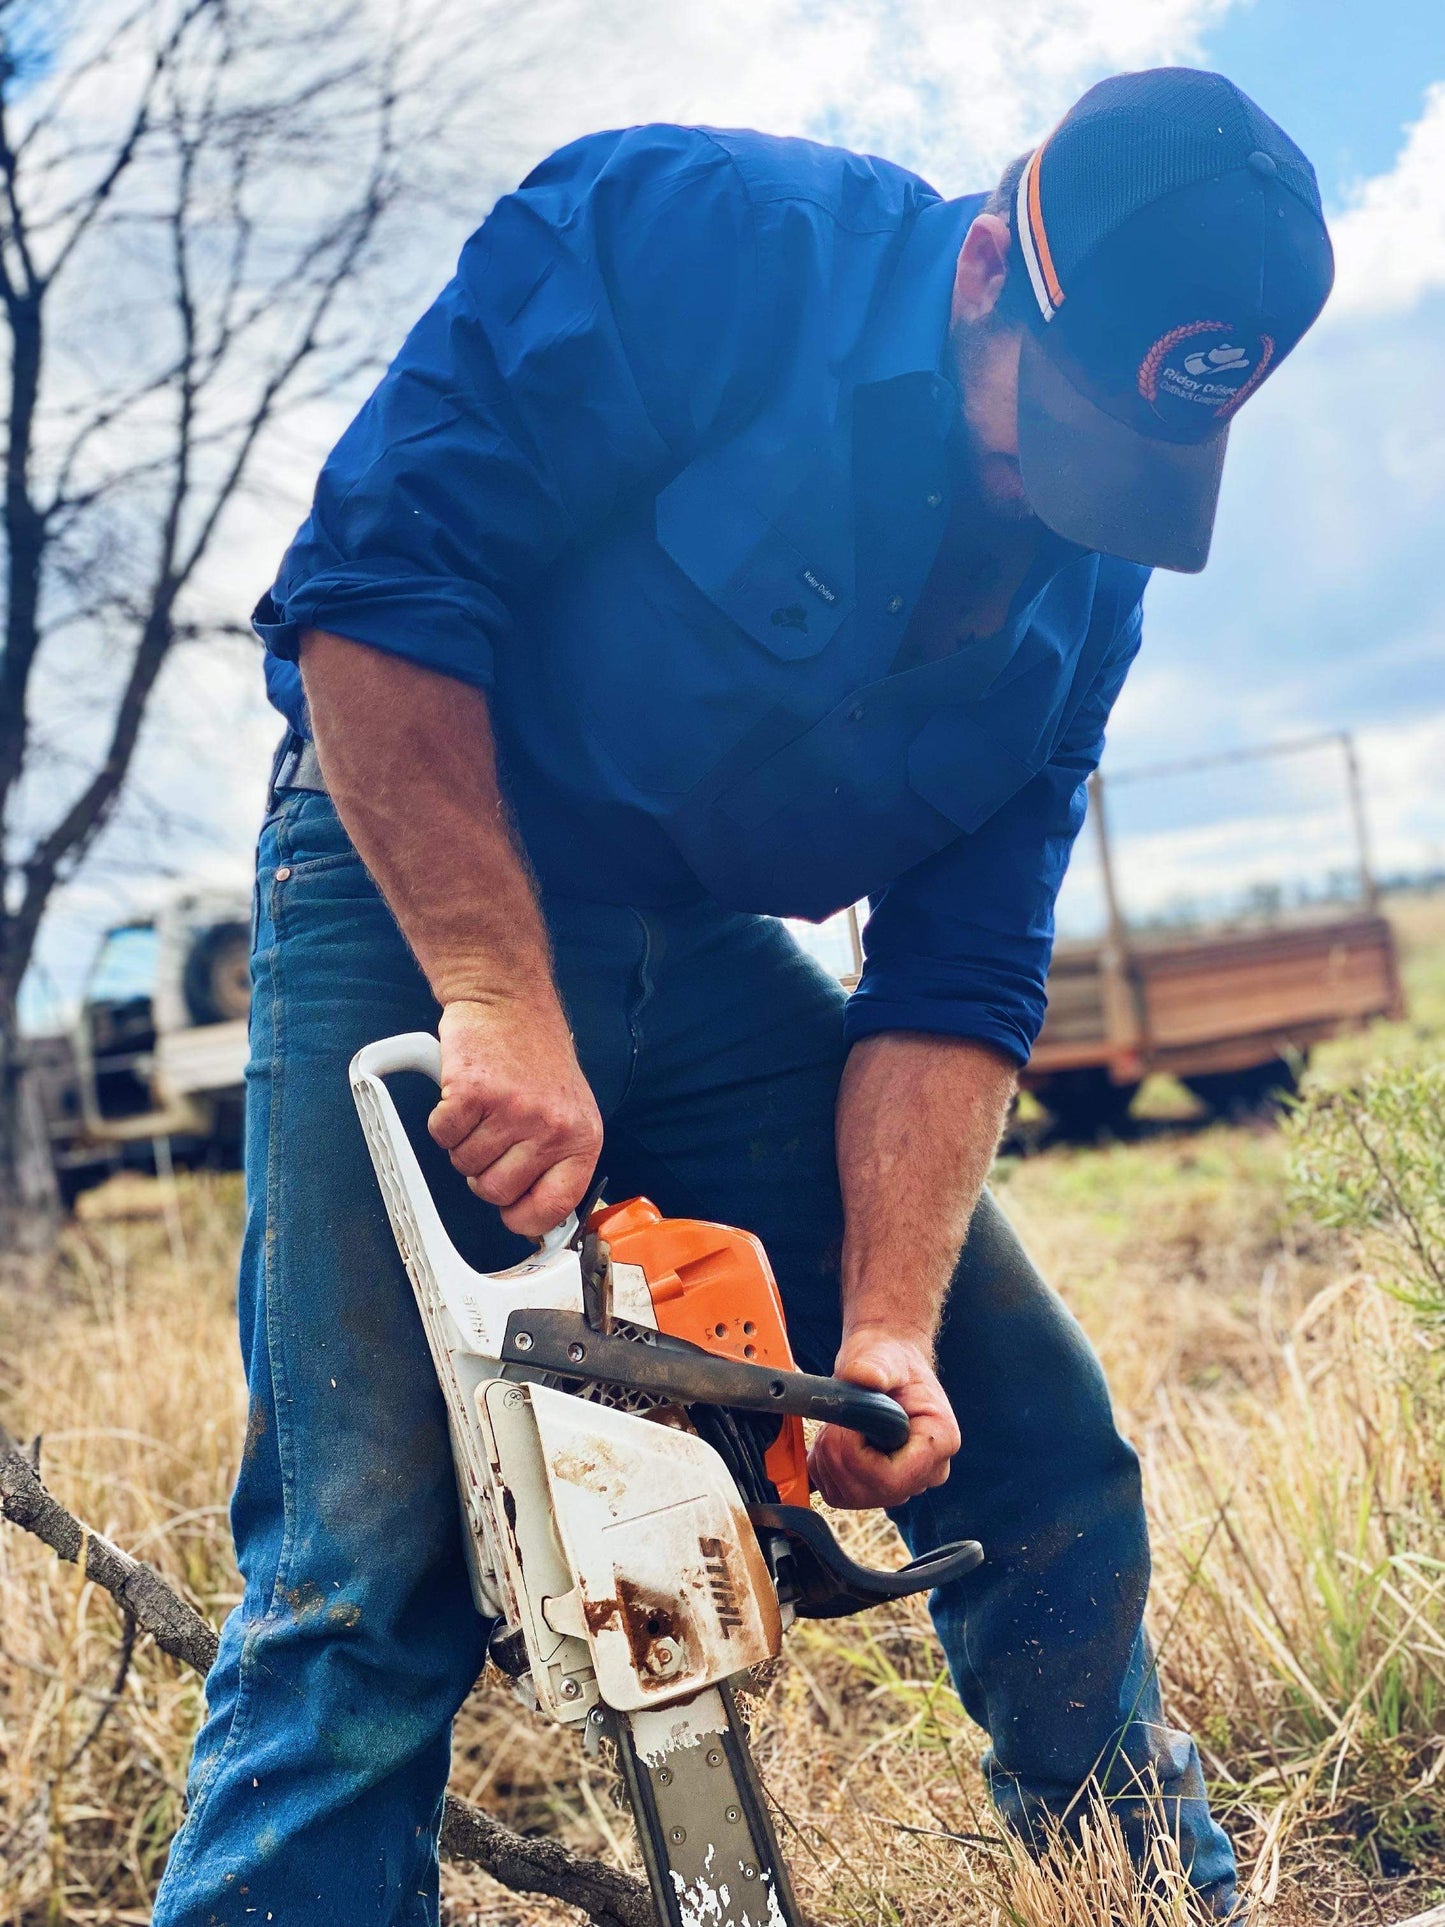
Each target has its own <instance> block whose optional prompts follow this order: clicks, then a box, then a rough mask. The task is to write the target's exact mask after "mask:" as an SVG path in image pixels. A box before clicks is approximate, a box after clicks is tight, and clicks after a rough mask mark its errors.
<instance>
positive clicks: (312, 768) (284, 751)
mask: <svg viewBox="0 0 1445 1927" xmlns="http://www.w3.org/2000/svg"><path fill="white" fill-rule="evenodd" d="M282 790H316V791H318V792H319V793H320V794H321V795H322V796H324V795H325V794H326V778H325V777H324V776H323V775H322V774H321V759H320V757H318V756H317V754H316V745H315V743H313V742H311V741H310V740H309V739H308V738H307V737H305V736H298V735H297V734H296V731H295V730H294V729H288V730H287V732H286V734H285V735H284V736H283V737H282V738H281V743H280V747H279V748H278V749H277V751H276V760H275V761H274V762H273V763H272V765H271V795H272V796H273V797H276V796H279V795H280V793H281V791H282Z"/></svg>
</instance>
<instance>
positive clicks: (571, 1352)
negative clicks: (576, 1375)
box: [567, 1339, 587, 1365]
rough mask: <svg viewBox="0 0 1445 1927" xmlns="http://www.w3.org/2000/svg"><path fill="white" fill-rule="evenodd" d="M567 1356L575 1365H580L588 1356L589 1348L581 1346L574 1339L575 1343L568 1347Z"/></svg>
mask: <svg viewBox="0 0 1445 1927" xmlns="http://www.w3.org/2000/svg"><path fill="white" fill-rule="evenodd" d="M567 1356H568V1357H569V1358H570V1359H571V1361H572V1363H573V1364H574V1365H580V1364H581V1363H582V1361H583V1359H584V1358H585V1357H586V1356H587V1347H586V1346H585V1345H579V1344H578V1343H577V1342H576V1340H575V1339H574V1340H573V1342H572V1343H571V1344H570V1345H569V1346H568V1347H567Z"/></svg>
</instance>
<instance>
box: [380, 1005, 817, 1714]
mask: <svg viewBox="0 0 1445 1927" xmlns="http://www.w3.org/2000/svg"><path fill="white" fill-rule="evenodd" d="M440 1068H441V1058H440V1047H439V1045H438V1043H437V1040H436V1038H435V1037H431V1036H428V1035H426V1034H425V1033H422V1032H416V1033H410V1034H407V1035H405V1036H401V1037H393V1038H387V1039H385V1040H384V1041H382V1042H381V1043H377V1044H371V1045H368V1046H367V1047H366V1048H365V1049H364V1050H361V1051H359V1052H358V1053H357V1055H356V1057H355V1058H354V1059H353V1060H352V1065H351V1088H352V1092H353V1095H354V1097H355V1099H356V1107H357V1111H358V1113H359V1115H360V1118H361V1123H362V1128H363V1130H364V1132H365V1134H366V1142H367V1148H368V1150H369V1151H370V1153H371V1159H372V1163H373V1164H374V1165H375V1167H376V1174H377V1178H378V1180H379V1181H380V1185H381V1191H382V1196H383V1198H384V1200H385V1203H386V1209H387V1214H388V1216H389V1217H390V1219H391V1224H392V1229H393V1231H394V1232H395V1235H396V1241H397V1246H398V1248H399V1250H400V1252H401V1256H402V1260H403V1262H404V1263H405V1265H406V1269H407V1273H408V1275H409V1276H410V1278H411V1282H412V1287H413V1289H414V1291H415V1293H416V1300H417V1305H418V1308H419V1309H420V1312H421V1317H422V1323H423V1325H424V1327H425V1330H426V1335H427V1342H428V1344H429V1345H430V1347H431V1353H432V1358H433V1360H434V1362H435V1365H436V1371H437V1377H438V1379H439V1381H440V1383H441V1387H442V1391H443V1394H444V1396H445V1400H446V1407H447V1416H448V1421H449V1424H450V1427H451V1436H452V1446H453V1453H454V1457H455V1461H456V1469H457V1483H458V1488H459V1492H460V1496H461V1503H462V1511H463V1516H464V1521H465V1538H466V1542H467V1548H468V1558H469V1562H470V1566H471V1574H472V1586H473V1591H474V1594H475V1597H476V1601H477V1606H478V1610H479V1611H481V1612H482V1613H484V1614H485V1615H487V1616H488V1617H493V1618H500V1619H503V1620H505V1621H506V1623H507V1625H508V1626H509V1627H511V1628H515V1629H516V1630H518V1631H520V1633H521V1634H522V1637H523V1640H524V1641H525V1645H526V1653H527V1659H528V1663H529V1666H530V1673H531V1684H532V1687H533V1689H534V1691H535V1694H536V1699H537V1703H538V1705H539V1707H540V1708H541V1710H542V1711H543V1712H545V1713H546V1714H548V1715H550V1717H551V1718H553V1719H555V1720H557V1721H560V1722H562V1723H564V1724H567V1725H571V1724H574V1723H577V1722H580V1721H583V1720H585V1719H586V1718H587V1715H588V1714H589V1712H590V1711H591V1709H592V1708H593V1707H594V1706H595V1705H596V1703H597V1702H598V1701H599V1700H601V1701H602V1702H603V1703H604V1704H605V1705H606V1706H609V1707H611V1708H613V1709H614V1710H615V1711H617V1712H619V1713H623V1714H636V1715H641V1714H643V1713H644V1712H645V1711H646V1712H648V1713H649V1714H651V1711H652V1709H666V1708H673V1709H676V1710H675V1712H674V1714H673V1715H672V1716H671V1717H667V1716H663V1717H658V1718H654V1717H649V1718H648V1719H647V1720H646V1721H643V1722H642V1723H641V1725H640V1726H639V1728H638V1731H639V1733H640V1734H641V1735H642V1736H643V1737H644V1739H645V1745H644V1751H646V1747H647V1746H649V1745H650V1746H652V1747H654V1748H661V1749H665V1748H666V1746H667V1745H669V1744H678V1743H681V1744H690V1743H692V1742H693V1741H695V1740H696V1739H697V1737H698V1735H699V1733H701V1732H707V1731H715V1730H716V1731H720V1730H722V1726H723V1725H724V1724H725V1713H724V1709H723V1703H722V1700H721V1698H720V1697H719V1696H718V1695H717V1694H716V1693H712V1692H710V1690H709V1689H712V1688H715V1687H718V1686H720V1685H721V1684H722V1683H723V1682H725V1681H727V1680H728V1679H730V1678H732V1677H733V1676H735V1675H736V1674H738V1673H741V1672H744V1671H746V1669H747V1668H749V1667H752V1666H756V1665H759V1664H760V1663H761V1662H762V1661H764V1660H766V1659H770V1658H772V1657H774V1656H776V1654H777V1653H778V1651H779V1649H780V1646H781V1641H782V1619H781V1614H780V1610H779V1606H778V1598H777V1592H776V1589H775V1587H774V1585H773V1581H772V1577H771V1574H770V1572H769V1569H768V1566H767V1563H766V1561H765V1560H764V1558H763V1554H762V1551H761V1549H760V1547H759V1545H758V1540H757V1536H756V1534H755V1533H754V1530H753V1527H752V1525H751V1524H750V1522H749V1520H748V1517H747V1514H746V1512H745V1510H744V1508H743V1505H742V1503H741V1500H740V1498H739V1494H738V1491H737V1487H736V1484H735V1482H734V1480H733V1478H732V1475H731V1473H730V1472H729V1470H728V1468H727V1466H726V1464H725V1463H724V1461H723V1459H722V1458H721V1457H720V1455H719V1454H718V1453H717V1452H715V1451H714V1450H713V1448H712V1447H711V1446H710V1445H708V1444H707V1443H706V1442H705V1441H704V1440H703V1439H701V1438H699V1437H697V1436H696V1434H695V1433H694V1432H692V1431H690V1430H685V1429H680V1428H678V1427H676V1426H674V1425H673V1424H670V1423H668V1422H666V1421H665V1420H662V1419H658V1418H651V1417H642V1416H639V1415H638V1414H637V1413H635V1412H631V1411H627V1410H623V1409H618V1408H616V1407H614V1406H611V1405H607V1404H602V1403H598V1402H597V1401H596V1400H594V1399H591V1398H585V1397H581V1396H578V1395H576V1394H575V1393H572V1392H569V1391H564V1390H561V1389H558V1388H555V1387H554V1386H552V1385H549V1384H544V1383H527V1382H522V1380H521V1375H520V1374H519V1373H518V1371H517V1369H516V1368H515V1367H514V1366H504V1365H503V1364H502V1362H501V1356H500V1354H501V1349H502V1339H503V1335H504V1333H505V1331H506V1326H507V1321H508V1319H509V1318H510V1317H511V1316H512V1315H513V1314H514V1313H516V1312H521V1311H526V1310H531V1309H540V1308H545V1309H555V1310H562V1311H575V1312H580V1311H581V1310H582V1308H583V1291H582V1271H581V1263H580V1259H579V1256H578V1253H577V1251H576V1250H574V1249H573V1248H572V1246H571V1244H570V1242H569V1239H570V1236H571V1234H572V1233H573V1232H574V1231H575V1223H574V1222H571V1221H569V1223H568V1224H566V1225H563V1226H561V1227H559V1228H558V1230H557V1231H555V1232H553V1233H552V1234H551V1235H550V1236H549V1237H548V1238H547V1239H546V1240H545V1241H544V1243H543V1245H542V1248H541V1249H540V1250H539V1251H537V1252H536V1253H535V1254H534V1255H533V1256H531V1257H529V1258H526V1259H524V1260H523V1262H522V1263H521V1264H518V1265H513V1266H512V1267H511V1268H510V1269H508V1270H506V1271H500V1272H493V1273H484V1272H479V1271H475V1270H474V1269H473V1268H472V1267H471V1266H470V1265H468V1264H467V1263H466V1261H465V1260H464V1259H463V1258H462V1256H461V1254H460V1253H459V1252H458V1251H457V1249H456V1247H455V1246H454V1245H453V1244H452V1242H451V1239H450V1238H449V1237H448V1236H447V1233H446V1231H445V1229H444V1228H443V1225H442V1222H441V1218H440V1215H439V1214H438V1211H437V1208H436V1204H435V1202H434V1200H433V1198H432V1196H431V1192H430V1191H429V1189H428V1187H427V1185H426V1182H425V1179H424V1178H423V1176H422V1172H421V1167H420V1165H419V1164H418V1162H417V1158H416V1154H415V1152H414V1151H413V1149H412V1146H411V1143H410V1141H409V1139H408V1137H407V1134H406V1131H405V1129H404V1128H403V1126H402V1122H401V1119H400V1117H399V1116H398V1114H397V1111H396V1107H395V1105H394V1103H393V1102H392V1099H391V1096H390V1094H389V1092H388V1091H387V1089H386V1085H385V1083H384V1082H383V1079H384V1078H386V1077H387V1076H390V1075H392V1074H393V1073H395V1072H399V1071H408V1070H410V1071H421V1072H423V1073H425V1074H426V1075H428V1076H430V1077H431V1078H433V1079H434V1080H436V1081H438V1082H439V1081H440ZM613 1292H614V1299H613V1309H614V1312H615V1315H616V1317H617V1318H618V1319H619V1320H623V1321H626V1322H627V1323H628V1324H631V1325H634V1326H637V1327H643V1328H653V1329H655V1327H656V1317H655V1314H654V1312H653V1307H652V1299H651V1295H650V1293H649V1291H648V1287H647V1281H646V1279H645V1278H644V1276H643V1274H642V1272H641V1270H640V1269H639V1268H638V1267H636V1266H629V1265H617V1266H614V1267H613ZM699 1695H702V1696H703V1697H702V1698H701V1699H699V1697H698V1696H699ZM683 1702H696V1703H695V1704H694V1705H691V1706H687V1707H684V1706H683V1705H682V1703H683ZM669 1734H671V1735H673V1739H672V1740H671V1741H669V1740H668V1739H667V1737H666V1736H667V1735H669Z"/></svg>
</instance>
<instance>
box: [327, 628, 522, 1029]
mask: <svg viewBox="0 0 1445 1927" xmlns="http://www.w3.org/2000/svg"><path fill="white" fill-rule="evenodd" d="M301 674H302V680H303V681H304V683H305V687H306V700H307V705H308V707H309V710H310V714H311V726H312V730H313V733H314V735H315V739H316V750H317V754H318V756H319V757H320V759H321V768H322V772H323V774H324V775H325V777H326V786H327V789H328V790H329V791H330V794H331V798H332V801H333V802H334V803H335V805H336V810H337V814H338V815H339V816H340V818H341V820H342V822H343V823H344V824H345V826H346V830H347V834H348V835H349V836H350V838H351V840H352V842H353V843H354V844H355V845H356V848H357V851H358V852H359V854H360V856H361V858H362V861H363V862H364V863H365V864H366V867H367V869H368V870H369V871H370V872H371V874H372V876H373V877H374V878H375V879H376V882H377V884H378V885H379V886H380V889H381V892H382V894H383V896H384V897H385V898H386V900H387V902H388V903H389V904H390V906H391V908H392V911H393V912H394V914H395V916H396V919H397V922H398V923H399V924H400V925H401V928H402V933H403V935H404V936H405V937H406V939H407V942H408V943H409V944H410V945H411V947H412V949H413V951H414V952H415V953H416V957H417V961H418V962H419V963H420V965H421V967H422V970H423V972H424V973H425V975H426V979H427V982H428V983H429V984H430V985H431V988H432V992H433V994H434V995H435V997H436V999H437V1002H438V1003H440V1004H449V1003H456V1002H481V1003H484V1002H488V1001H490V1000H491V999H492V998H494V997H498V996H527V995H533V994H536V992H537V991H538V990H539V989H540V990H542V991H544V992H546V991H550V988H551V966H550V961H549V953H548V944H547V936H546V928H545V926H544V924H543V921H542V916H541V912H540V911H539V910H538V908H537V899H536V892H535V891H534V889H533V887H532V883H531V879H530V877H529V875H528V873H527V867H526V863H525V861H524V859H523V857H522V855H521V854H520V852H519V851H518V849H517V846H516V843H515V841H514V839H513V836H512V833H511V828H510V825H509V823H508V821H507V814H506V809H505V806H504V804H503V801H502V796H501V791H500V788H499V785H498V782H497V768H496V756H495V752H494V749H493V745H492V729H491V721H490V717H489V715H488V711H487V701H486V698H485V696H483V695H482V693H481V691H480V690H477V689H471V688H469V687H467V685H466V684H464V683H459V682H456V681H454V680H453V679H452V678H450V677H447V676H439V675H437V674H435V673H434V672H433V671H432V670H429V669H423V668H421V667H420V666H419V665H418V664H415V663H412V662H408V661H406V660H404V659H403V658H401V657H398V656H389V655H385V654H383V653H382V652H381V651H380V650H377V649H370V648H367V647H366V646H365V645H364V644H361V643H356V642H349V641H347V640H346V639H345V638H344V637H341V636H332V635H327V634H326V633H325V632H324V631H321V630H311V631H310V632H308V634H307V635H306V637H305V639H304V641H303V644H302V653H301Z"/></svg>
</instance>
